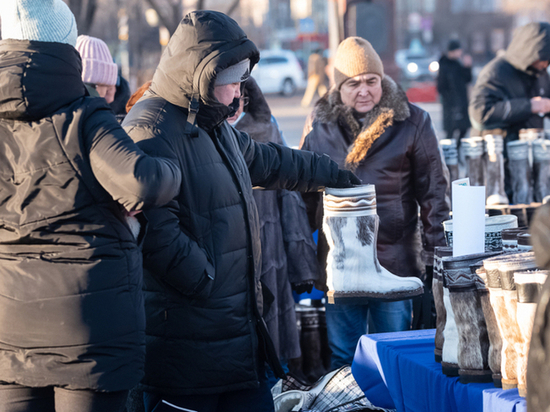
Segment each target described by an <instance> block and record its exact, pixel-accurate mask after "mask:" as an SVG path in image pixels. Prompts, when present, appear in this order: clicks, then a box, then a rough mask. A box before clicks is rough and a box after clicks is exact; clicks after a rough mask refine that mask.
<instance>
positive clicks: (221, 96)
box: [214, 83, 241, 106]
mask: <svg viewBox="0 0 550 412" xmlns="http://www.w3.org/2000/svg"><path fill="white" fill-rule="evenodd" d="M214 97H215V98H216V99H218V102H220V103H221V104H225V105H226V106H229V105H230V104H231V103H233V99H238V98H239V97H241V83H231V84H224V85H223V86H215V87H214Z"/></svg>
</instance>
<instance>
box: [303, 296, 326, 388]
mask: <svg viewBox="0 0 550 412" xmlns="http://www.w3.org/2000/svg"><path fill="white" fill-rule="evenodd" d="M300 321H301V322H300V323H301V327H302V331H301V334H300V347H301V349H302V371H303V374H304V376H305V377H306V378H307V381H308V382H315V381H317V379H319V378H320V377H321V376H323V375H324V374H325V373H326V370H325V367H324V365H323V358H322V356H321V351H322V348H321V330H320V326H321V325H320V319H319V310H318V309H317V308H314V307H311V308H308V310H304V311H302V312H301V315H300Z"/></svg>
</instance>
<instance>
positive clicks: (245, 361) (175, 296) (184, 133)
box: [123, 10, 359, 412]
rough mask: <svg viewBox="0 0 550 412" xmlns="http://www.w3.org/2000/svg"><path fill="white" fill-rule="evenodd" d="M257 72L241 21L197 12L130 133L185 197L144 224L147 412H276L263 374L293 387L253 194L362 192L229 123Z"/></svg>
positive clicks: (316, 159) (128, 122)
mask: <svg viewBox="0 0 550 412" xmlns="http://www.w3.org/2000/svg"><path fill="white" fill-rule="evenodd" d="M258 60H259V52H258V50H257V48H256V46H255V45H254V43H252V42H251V41H250V40H249V39H248V38H247V37H246V34H245V33H244V32H243V30H242V29H241V28H240V27H239V26H238V24H237V23H236V22H235V21H234V20H232V19H231V18H229V17H228V16H226V15H224V14H223V13H219V12H214V11H204V10H201V11H196V12H191V13H189V14H187V15H186V16H185V17H184V18H183V20H182V21H181V23H180V25H179V26H178V28H177V29H176V31H175V33H174V35H173V36H172V37H171V39H170V42H169V43H168V45H167V46H166V49H165V51H164V53H163V55H162V57H161V60H160V63H159V66H158V68H157V70H156V71H155V74H154V76H153V82H152V84H151V86H150V87H149V90H148V91H147V92H146V93H145V94H144V95H143V97H142V98H141V99H140V100H139V101H138V102H137V103H136V104H135V105H134V106H133V107H132V109H131V110H130V113H128V115H127V116H126V119H125V120H124V123H123V125H124V127H125V129H126V130H127V131H128V133H129V134H130V136H131V137H132V138H133V139H134V140H135V141H136V142H138V144H139V146H140V147H141V148H143V150H144V151H146V152H148V153H151V154H154V155H156V156H168V157H170V158H171V159H173V160H174V161H175V162H177V164H178V165H180V166H181V169H182V176H183V185H184V186H185V189H184V192H185V193H181V195H180V196H177V197H175V198H174V199H173V201H172V202H170V204H169V205H167V206H166V207H163V208H159V209H156V210H151V211H147V212H146V217H147V219H148V220H149V225H150V227H149V230H148V233H147V237H146V239H145V243H144V249H143V253H144V268H145V270H144V290H145V307H146V312H147V356H146V361H145V370H146V372H145V377H144V379H143V380H142V387H143V389H144V392H145V396H144V398H145V408H146V411H148V412H150V411H152V410H153V409H155V408H157V409H156V410H157V411H160V410H163V409H162V408H166V407H167V406H166V405H167V404H168V405H175V407H176V409H178V408H180V409H181V408H185V409H191V410H200V411H201V412H209V411H224V412H229V411H244V410H250V411H252V410H253V411H256V412H262V411H273V398H272V396H271V392H270V390H269V388H268V386H267V382H266V377H265V368H264V365H265V362H266V361H267V362H269V364H270V367H271V368H272V370H273V371H274V372H275V374H276V375H277V376H278V377H284V376H285V375H284V371H283V370H282V368H281V365H280V363H279V360H278V357H277V353H276V352H275V349H274V346H273V342H272V340H271V338H270V336H269V333H268V332H267V329H266V326H265V322H264V321H263V319H262V317H261V316H262V311H263V304H264V302H266V303H267V300H264V296H265V297H266V298H267V296H269V292H268V291H267V290H266V289H265V288H264V287H262V285H261V282H260V274H261V252H260V231H259V230H260V223H259V220H258V212H257V208H256V204H255V201H254V198H253V195H252V186H253V185H254V186H261V187H264V188H265V189H291V190H301V191H311V190H319V189H320V188H322V187H323V186H331V185H336V186H340V187H349V186H352V184H354V183H355V184H358V183H359V180H358V179H357V178H356V177H355V176H354V175H353V173H351V172H349V171H346V170H339V169H338V166H337V165H336V163H334V162H333V161H332V160H330V158H328V156H318V155H315V154H313V153H305V152H300V151H297V150H292V149H290V148H287V147H283V146H281V145H277V144H275V143H268V144H263V143H259V142H255V141H254V140H252V139H250V137H249V136H248V135H247V134H245V133H241V132H239V131H237V130H236V129H234V128H233V127H231V126H230V125H229V124H228V123H227V122H226V119H227V118H228V117H230V116H231V115H233V114H234V113H235V111H236V109H237V107H238V104H239V98H240V96H241V82H243V81H245V80H246V79H247V78H248V77H249V74H250V71H251V70H252V68H253V67H254V65H255V64H256V63H257V62H258Z"/></svg>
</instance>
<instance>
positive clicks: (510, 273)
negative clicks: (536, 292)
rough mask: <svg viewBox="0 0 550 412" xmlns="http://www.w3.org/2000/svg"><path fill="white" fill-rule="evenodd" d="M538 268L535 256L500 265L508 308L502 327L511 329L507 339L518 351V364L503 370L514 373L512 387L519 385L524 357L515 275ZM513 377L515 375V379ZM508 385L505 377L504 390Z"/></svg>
mask: <svg viewBox="0 0 550 412" xmlns="http://www.w3.org/2000/svg"><path fill="white" fill-rule="evenodd" d="M536 267H537V265H536V263H535V256H534V254H531V256H529V257H523V258H520V259H518V260H505V261H503V262H500V263H499V264H498V271H499V273H500V281H501V284H502V293H503V296H504V305H505V307H506V312H505V316H506V317H505V318H504V319H503V320H502V322H501V323H502V325H506V327H507V328H509V329H510V331H509V332H507V333H506V337H507V339H509V342H508V345H513V346H514V349H515V351H516V362H515V363H514V362H509V363H508V364H504V365H503V369H506V370H507V371H512V376H510V379H511V382H510V383H511V384H512V385H518V384H519V380H518V371H519V364H520V362H521V357H522V355H521V349H522V334H521V330H520V327H519V324H518V318H517V303H518V295H517V291H516V284H515V282H514V273H515V272H520V271H525V270H532V269H536ZM525 359H526V358H525ZM514 372H515V373H514ZM513 375H515V379H514V376H513ZM514 380H515V382H514ZM507 383H508V382H507V380H506V379H505V377H504V376H503V377H502V388H503V389H508V388H507Z"/></svg>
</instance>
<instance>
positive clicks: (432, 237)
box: [300, 76, 449, 289]
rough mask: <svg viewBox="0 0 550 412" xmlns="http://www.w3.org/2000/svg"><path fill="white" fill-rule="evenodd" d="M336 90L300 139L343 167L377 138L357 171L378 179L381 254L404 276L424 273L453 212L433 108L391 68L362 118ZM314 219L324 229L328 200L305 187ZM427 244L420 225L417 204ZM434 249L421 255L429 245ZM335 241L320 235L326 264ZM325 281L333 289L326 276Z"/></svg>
mask: <svg viewBox="0 0 550 412" xmlns="http://www.w3.org/2000/svg"><path fill="white" fill-rule="evenodd" d="M357 115H358V114H357V112H355V111H353V110H352V109H351V108H350V107H347V106H345V105H344V104H343V103H342V101H341V98H340V93H339V92H338V91H337V90H332V91H331V92H329V93H328V94H327V95H326V96H325V97H323V98H322V99H321V100H319V101H318V102H317V104H316V106H315V109H314V110H313V113H312V115H310V117H309V118H308V121H307V122H306V125H305V127H304V133H303V137H302V142H301V145H300V147H301V148H302V149H305V150H311V151H314V152H315V153H326V154H328V155H329V156H330V157H331V158H332V159H334V160H335V161H336V162H337V163H338V164H339V165H340V167H344V166H345V165H346V157H347V155H348V152H350V151H351V150H352V146H353V148H354V149H353V150H362V147H361V146H362V143H360V142H361V141H363V142H364V141H371V142H373V143H372V146H371V147H370V149H368V151H367V152H366V156H365V157H364V158H363V159H362V160H361V161H360V162H359V163H358V164H357V165H356V170H355V172H356V174H357V176H358V177H359V178H360V179H361V180H362V181H363V182H364V183H369V184H374V185H375V186H376V203H377V205H378V206H377V212H378V215H379V216H380V226H379V230H378V258H379V260H380V263H381V264H382V266H384V267H385V268H386V269H388V270H389V271H390V272H392V273H394V274H395V275H398V276H420V275H421V274H422V272H423V271H424V265H425V264H428V265H429V264H431V263H432V262H433V249H434V247H435V246H443V245H445V238H444V233H443V226H442V224H441V223H442V222H443V221H444V220H446V219H448V218H449V206H448V204H447V202H446V191H447V185H448V180H447V173H448V172H447V170H446V168H445V165H444V164H443V162H442V155H441V152H440V150H439V148H438V142H437V137H436V136H435V132H434V129H433V127H432V122H431V120H430V117H429V115H428V113H426V112H425V111H424V110H422V109H420V108H419V107H417V106H415V105H412V104H410V103H409V102H408V100H407V97H406V95H405V93H404V92H403V90H401V89H400V88H399V86H397V84H395V82H394V81H393V80H391V79H390V78H389V77H388V76H386V77H385V78H384V79H383V80H382V98H381V100H380V103H379V104H378V105H377V106H375V107H374V108H373V109H372V110H371V111H370V112H368V113H366V114H365V115H364V116H362V118H361V119H357V117H356V116H357ZM304 198H305V200H306V204H307V205H308V213H309V215H310V223H311V225H312V227H313V228H314V229H319V228H320V227H321V224H322V218H323V202H322V199H321V197H320V196H319V195H318V194H317V193H313V194H307V195H304ZM419 206H420V216H421V218H422V224H423V230H424V239H425V244H424V245H422V241H421V234H420V231H419V228H418V207H419ZM423 250H424V251H425V252H427V253H428V255H427V256H426V257H425V259H422V251H423ZM327 253H328V245H327V243H326V239H325V237H324V236H323V234H322V233H320V235H319V243H318V248H317V256H318V258H319V263H320V264H321V266H322V268H325V267H326V257H327ZM318 287H320V288H321V287H322V288H325V289H326V286H325V284H324V279H323V280H322V282H320V283H319V284H318Z"/></svg>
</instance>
